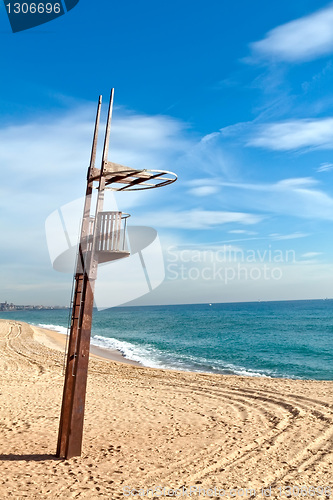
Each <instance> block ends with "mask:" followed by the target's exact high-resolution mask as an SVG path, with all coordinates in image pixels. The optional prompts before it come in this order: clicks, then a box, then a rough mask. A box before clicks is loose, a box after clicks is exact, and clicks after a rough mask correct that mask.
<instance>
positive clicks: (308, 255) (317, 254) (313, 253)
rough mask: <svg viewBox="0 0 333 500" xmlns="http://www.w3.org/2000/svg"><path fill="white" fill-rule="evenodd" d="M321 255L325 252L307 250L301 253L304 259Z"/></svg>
mask: <svg viewBox="0 0 333 500" xmlns="http://www.w3.org/2000/svg"><path fill="white" fill-rule="evenodd" d="M319 255H323V252H306V253H303V254H302V255H301V257H302V258H303V259H312V258H313V257H318V256H319Z"/></svg>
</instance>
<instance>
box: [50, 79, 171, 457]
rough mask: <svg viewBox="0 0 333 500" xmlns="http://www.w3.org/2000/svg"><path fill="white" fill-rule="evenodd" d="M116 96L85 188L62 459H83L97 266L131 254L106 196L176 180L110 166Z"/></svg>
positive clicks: (121, 218)
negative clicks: (108, 192)
mask: <svg viewBox="0 0 333 500" xmlns="http://www.w3.org/2000/svg"><path fill="white" fill-rule="evenodd" d="M113 95H114V89H112V90H111V96H110V102H109V111H108V117H107V122H106V128H105V136H104V147H103V154H102V162H101V167H100V168H96V167H95V163H96V149H97V139H98V129H99V122H100V113H101V105H102V96H100V97H99V101H98V106H97V114H96V121H95V129H94V135H93V144H92V151H91V158H90V165H89V168H88V174H87V188H86V196H85V202H84V209H83V218H82V225H81V235H80V240H79V245H78V250H77V264H76V271H75V276H74V278H75V279H74V287H73V295H72V302H71V310H72V315H71V322H70V333H69V341H68V351H67V363H66V371H65V383H64V392H63V400H62V408H61V416H60V425H59V435H58V446H57V456H58V457H60V458H71V457H73V456H79V455H81V448H82V434H83V420H84V407H85V397H86V385H87V374H88V361H89V349H90V335H91V324H92V313H93V305H94V289H95V281H96V278H97V269H98V264H101V263H105V262H110V261H113V260H116V259H123V258H126V257H128V256H129V255H130V252H129V249H128V248H127V247H126V222H127V219H128V217H129V214H124V213H122V212H115V211H113V212H112V211H103V204H104V195H105V191H106V190H112V191H133V190H138V189H152V188H157V187H162V186H166V185H167V184H171V183H172V182H175V180H176V179H177V176H176V175H175V174H174V173H172V172H168V171H161V170H146V169H140V170H135V169H133V168H129V167H125V166H123V165H119V164H118V163H113V162H111V161H108V151H109V140H110V130H111V117H112V108H113ZM94 188H96V189H97V201H96V206H95V209H94V210H93V209H92V192H93V189H94Z"/></svg>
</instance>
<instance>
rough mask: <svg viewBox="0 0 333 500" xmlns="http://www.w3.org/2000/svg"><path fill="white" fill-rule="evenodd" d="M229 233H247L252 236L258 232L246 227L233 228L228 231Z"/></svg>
mask: <svg viewBox="0 0 333 500" xmlns="http://www.w3.org/2000/svg"><path fill="white" fill-rule="evenodd" d="M228 233H230V234H247V235H250V236H253V235H255V234H258V233H256V232H255V231H247V230H246V229H232V230H231V231H228Z"/></svg>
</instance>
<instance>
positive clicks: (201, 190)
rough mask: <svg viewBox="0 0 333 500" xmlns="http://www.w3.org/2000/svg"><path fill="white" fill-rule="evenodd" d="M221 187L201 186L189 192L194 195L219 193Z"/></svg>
mask: <svg viewBox="0 0 333 500" xmlns="http://www.w3.org/2000/svg"><path fill="white" fill-rule="evenodd" d="M218 191H219V188H218V187H217V186H199V187H195V188H193V189H190V190H189V194H191V195H193V196H199V197H201V196H210V195H212V194H216V193H218Z"/></svg>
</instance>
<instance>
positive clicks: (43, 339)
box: [0, 319, 333, 383]
mask: <svg viewBox="0 0 333 500" xmlns="http://www.w3.org/2000/svg"><path fill="white" fill-rule="evenodd" d="M1 321H7V320H4V319H0V322H1ZM12 321H13V322H17V323H21V324H26V325H28V326H29V327H30V328H32V330H33V331H34V337H35V338H36V340H37V341H38V342H40V343H41V344H43V345H45V347H49V348H51V349H57V350H58V351H60V352H62V353H64V352H65V347H66V339H67V335H65V334H63V333H60V332H58V331H56V330H50V329H48V328H44V327H41V326H36V325H32V324H31V323H27V322H25V321H20V320H12ZM89 357H90V358H94V359H100V360H103V361H114V362H116V363H123V364H126V365H131V366H136V367H140V368H144V369H147V370H166V371H171V372H175V373H191V374H197V375H204V376H205V375H208V376H212V377H216V376H217V377H219V376H222V377H236V378H249V379H268V380H285V381H291V382H294V381H303V382H313V383H333V380H317V379H302V378H288V377H269V376H266V375H261V376H256V375H239V374H236V373H229V374H223V373H213V372H208V371H192V370H181V369H178V368H177V369H176V368H171V367H151V366H145V365H143V364H142V363H140V362H139V361H134V360H132V359H128V358H125V356H124V355H123V354H122V352H121V351H119V350H117V349H108V348H103V347H99V346H95V345H93V344H92V343H90V356H89Z"/></svg>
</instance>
